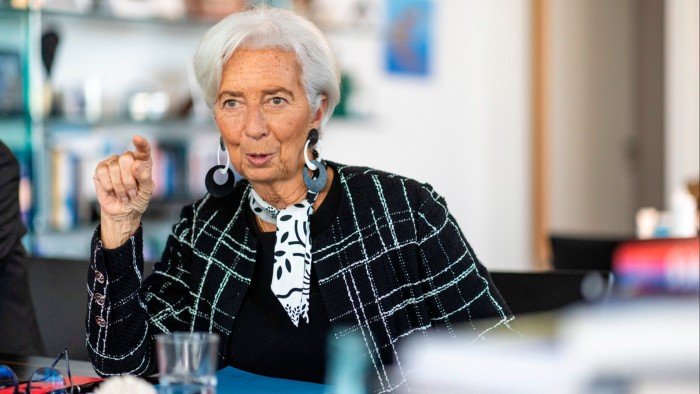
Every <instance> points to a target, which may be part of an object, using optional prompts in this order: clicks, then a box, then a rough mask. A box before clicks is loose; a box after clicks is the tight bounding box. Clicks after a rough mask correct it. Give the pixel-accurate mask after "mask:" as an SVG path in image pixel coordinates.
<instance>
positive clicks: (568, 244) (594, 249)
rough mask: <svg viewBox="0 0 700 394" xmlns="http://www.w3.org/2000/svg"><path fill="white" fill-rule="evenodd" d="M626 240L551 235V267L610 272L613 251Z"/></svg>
mask: <svg viewBox="0 0 700 394" xmlns="http://www.w3.org/2000/svg"><path fill="white" fill-rule="evenodd" d="M627 239H629V238H625V237H620V238H590V237H579V236H568V235H566V236H565V235H552V236H551V237H550V241H551V244H552V265H553V266H554V268H555V269H574V270H605V271H610V268H611V266H612V256H613V253H614V252H615V249H617V247H618V246H619V245H620V244H621V243H622V242H623V241H625V240H627Z"/></svg>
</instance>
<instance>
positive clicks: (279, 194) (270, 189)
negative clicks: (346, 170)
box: [251, 166, 334, 209]
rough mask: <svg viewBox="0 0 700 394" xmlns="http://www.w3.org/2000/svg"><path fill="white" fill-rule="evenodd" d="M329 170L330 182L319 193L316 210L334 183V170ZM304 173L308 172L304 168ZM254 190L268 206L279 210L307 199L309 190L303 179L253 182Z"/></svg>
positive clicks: (329, 168) (328, 167)
mask: <svg viewBox="0 0 700 394" xmlns="http://www.w3.org/2000/svg"><path fill="white" fill-rule="evenodd" d="M326 168H327V170H328V182H326V187H324V188H323V190H322V191H321V193H319V195H318V197H317V198H316V201H315V202H314V208H317V207H318V206H319V205H321V202H322V201H323V199H324V198H325V197H326V194H327V193H328V189H329V188H330V186H331V182H332V181H333V176H334V174H333V169H332V168H331V167H330V166H327V167H326ZM303 171H307V170H306V168H304V170H303ZM251 185H252V186H253V189H254V190H255V192H256V193H258V195H259V196H260V197H261V198H262V199H263V200H264V201H265V202H266V203H268V204H270V205H272V206H273V207H275V208H277V209H284V208H287V207H288V206H290V205H292V204H294V203H297V202H299V201H301V200H303V199H305V198H306V194H307V192H308V188H307V187H306V184H305V183H304V179H303V178H301V177H298V178H295V179H293V180H290V181H289V182H275V183H260V182H251Z"/></svg>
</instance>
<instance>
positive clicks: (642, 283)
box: [613, 237, 700, 293]
mask: <svg viewBox="0 0 700 394" xmlns="http://www.w3.org/2000/svg"><path fill="white" fill-rule="evenodd" d="M613 271H614V273H615V276H616V278H617V281H618V283H619V284H620V286H621V287H623V288H625V289H628V290H630V289H631V290H635V291H642V292H647V291H662V292H671V293H675V292H681V293H689V292H690V293H697V292H698V286H699V285H700V238H698V237H695V238H666V239H654V240H644V241H630V242H624V243H623V244H621V245H620V246H619V247H618V248H617V250H616V251H615V254H614V255H613Z"/></svg>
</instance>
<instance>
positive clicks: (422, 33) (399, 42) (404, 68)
mask: <svg viewBox="0 0 700 394" xmlns="http://www.w3.org/2000/svg"><path fill="white" fill-rule="evenodd" d="M432 14H433V2H432V0H386V18H387V25H386V40H385V43H386V48H385V60H386V62H385V64H386V70H387V72H389V73H390V74H404V75H416V76H427V75H428V74H429V72H430V61H431V55H432V44H431V41H432V32H433V26H432Z"/></svg>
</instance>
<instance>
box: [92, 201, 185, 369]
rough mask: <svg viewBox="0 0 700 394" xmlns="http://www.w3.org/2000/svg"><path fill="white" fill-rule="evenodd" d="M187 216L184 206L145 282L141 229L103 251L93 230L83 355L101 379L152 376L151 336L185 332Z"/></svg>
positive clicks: (153, 355)
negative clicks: (85, 350)
mask: <svg viewBox="0 0 700 394" xmlns="http://www.w3.org/2000/svg"><path fill="white" fill-rule="evenodd" d="M192 212H193V210H192V206H186V207H185V208H183V210H182V212H181V215H180V221H179V222H178V223H177V224H176V225H174V226H173V229H172V233H171V234H170V236H169V237H168V241H167V243H166V247H165V251H164V252H163V255H162V257H161V261H160V262H159V263H156V265H155V267H154V271H153V274H151V275H150V276H149V277H148V278H146V280H142V276H143V264H144V262H143V233H142V228H139V229H138V230H137V232H136V233H135V234H134V235H133V236H132V237H131V238H129V240H128V241H127V242H125V243H124V244H123V245H121V246H120V247H118V248H116V249H105V248H104V247H103V246H102V242H101V241H100V228H99V226H98V228H97V230H96V231H95V234H94V235H93V239H92V251H91V261H90V267H89V270H88V276H87V292H88V305H87V315H86V319H85V325H86V342H87V343H86V345H87V349H88V354H89V355H90V359H91V360H92V364H93V367H94V368H95V371H97V373H98V374H100V375H101V376H108V375H120V374H133V375H140V376H146V375H150V374H153V373H155V372H156V371H157V362H156V358H155V336H156V335H157V334H160V333H169V332H174V331H189V328H190V323H191V321H192V316H191V314H190V308H189V305H191V294H190V289H189V284H190V280H189V279H190V265H191V256H192V248H191V245H192V244H191V234H192V232H191V230H192V217H193V214H192Z"/></svg>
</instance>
